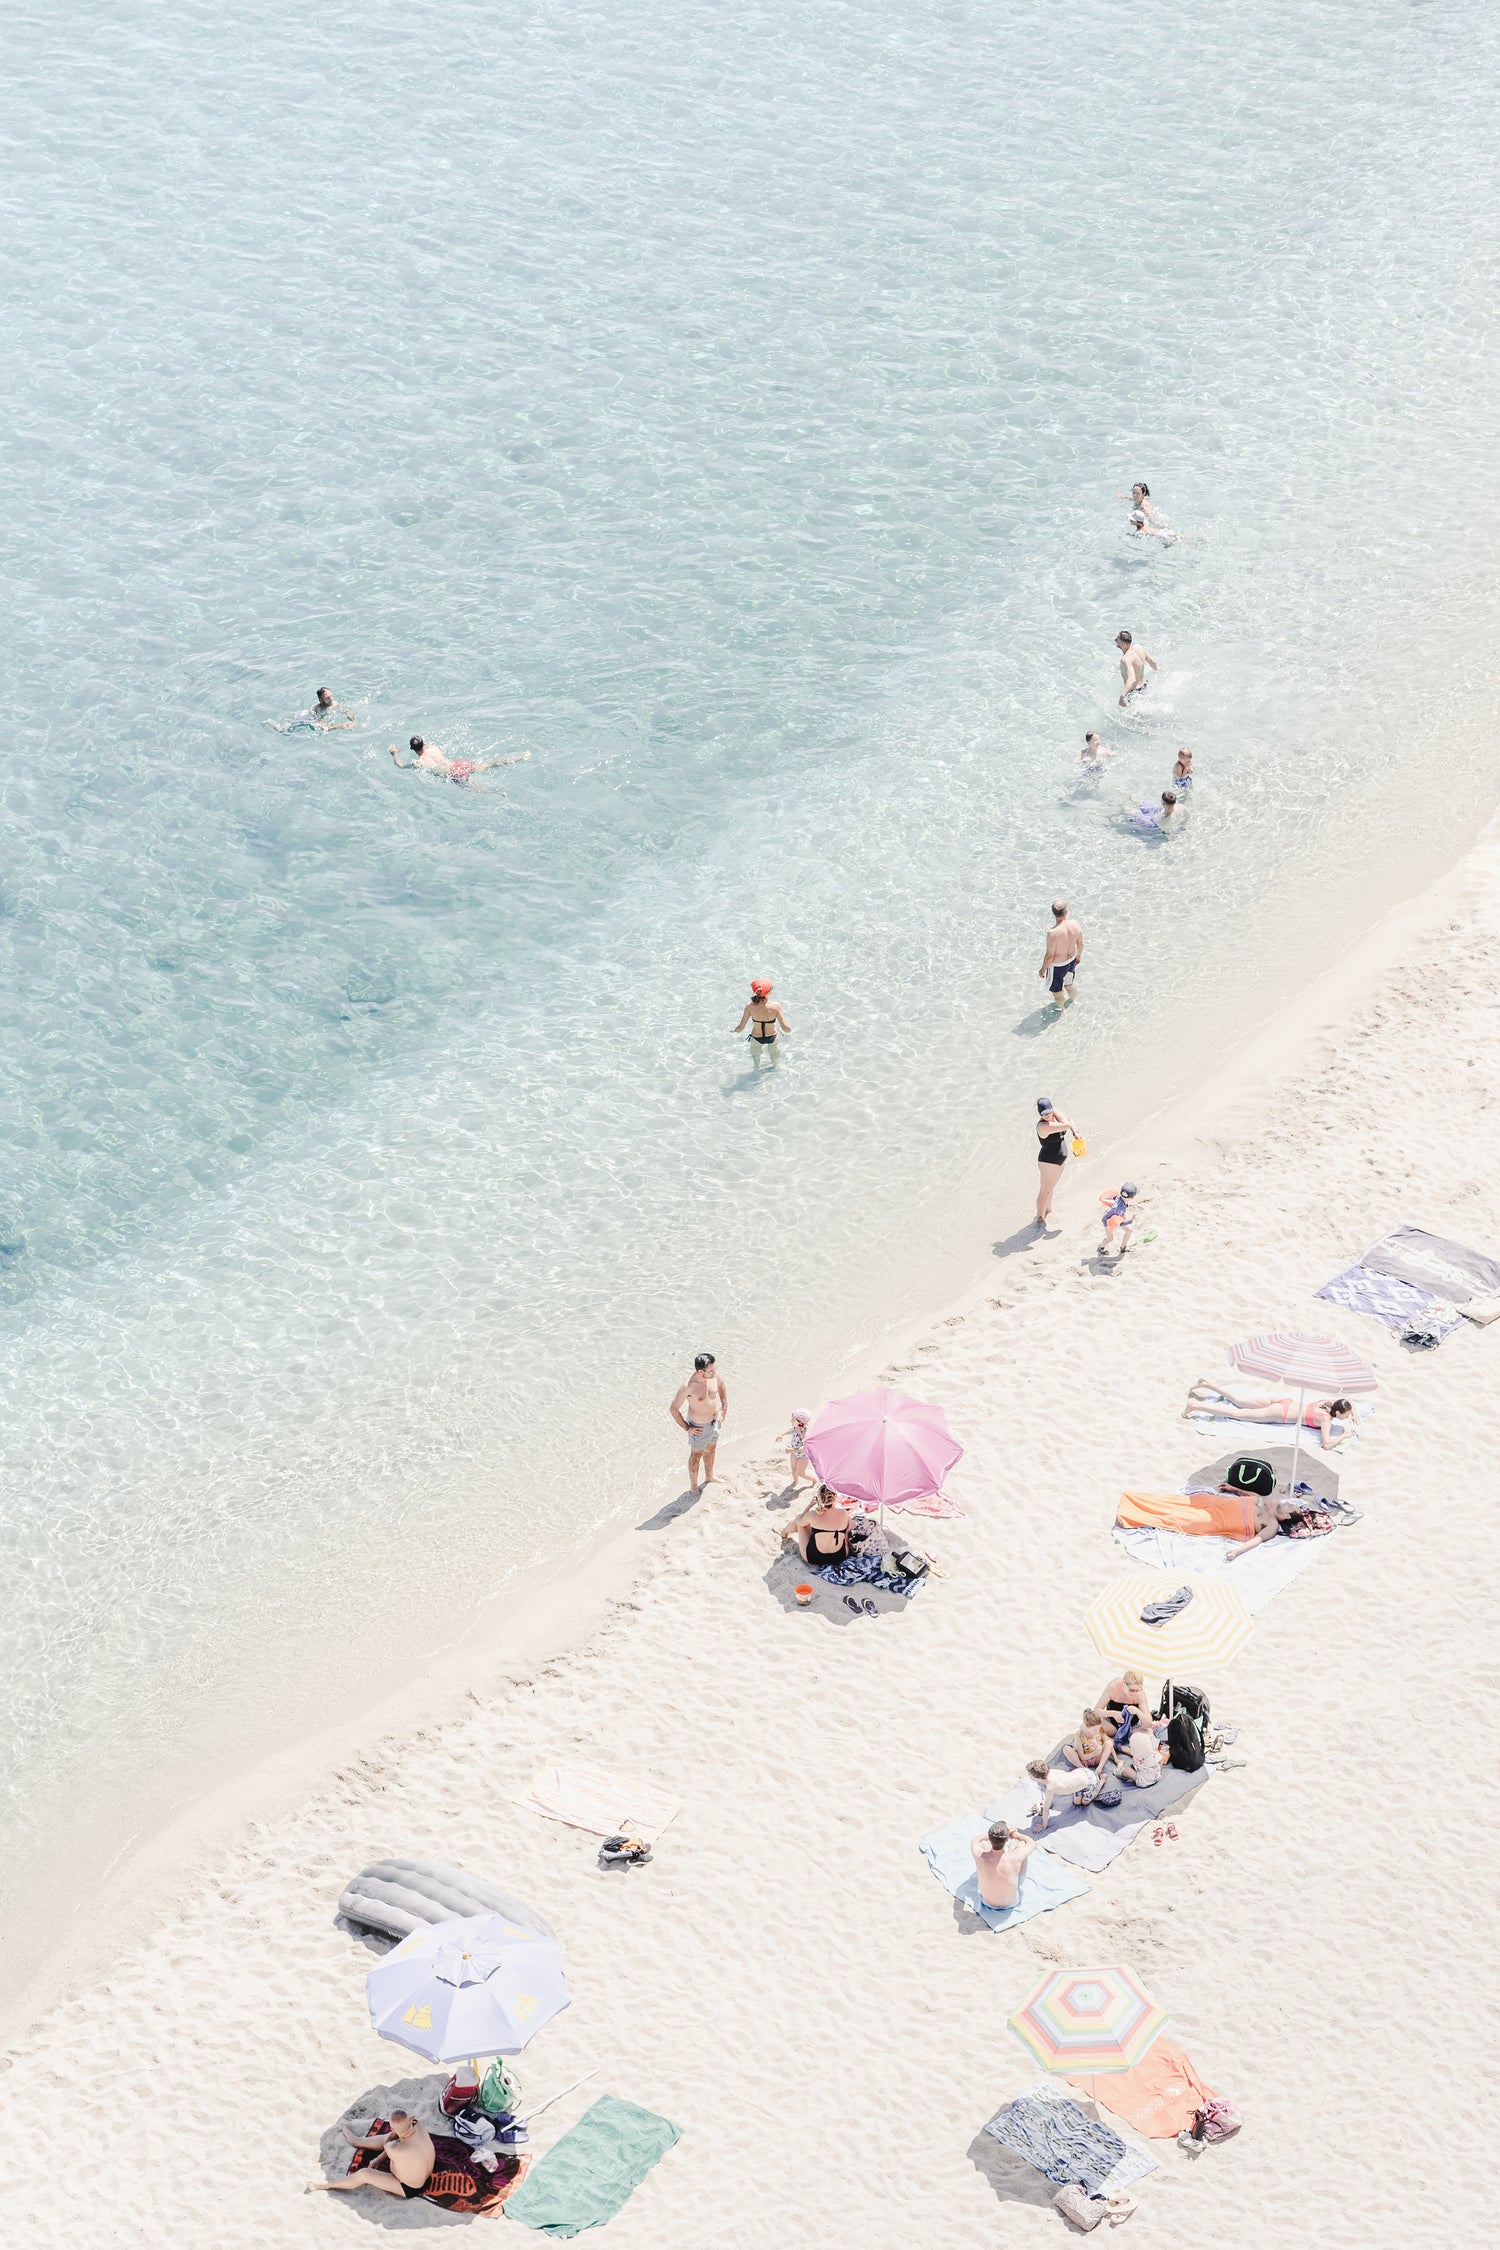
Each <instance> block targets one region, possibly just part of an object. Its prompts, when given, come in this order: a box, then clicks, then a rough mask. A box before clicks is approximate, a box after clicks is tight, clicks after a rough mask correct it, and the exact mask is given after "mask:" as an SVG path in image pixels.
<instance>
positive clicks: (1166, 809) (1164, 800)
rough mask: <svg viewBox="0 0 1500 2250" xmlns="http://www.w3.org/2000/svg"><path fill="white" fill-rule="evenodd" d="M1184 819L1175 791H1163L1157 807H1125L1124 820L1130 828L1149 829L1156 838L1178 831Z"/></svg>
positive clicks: (1183, 812) (1184, 814) (1184, 815)
mask: <svg viewBox="0 0 1500 2250" xmlns="http://www.w3.org/2000/svg"><path fill="white" fill-rule="evenodd" d="M1186 817H1187V816H1186V813H1185V811H1184V809H1183V808H1182V807H1181V806H1179V804H1178V802H1177V792H1176V790H1175V789H1164V790H1163V791H1162V793H1161V803H1160V804H1159V805H1127V806H1126V807H1125V818H1126V819H1127V820H1128V821H1129V822H1130V824H1131V826H1132V828H1150V829H1153V830H1154V831H1155V833H1156V834H1157V835H1158V836H1167V835H1171V834H1173V833H1174V832H1176V831H1178V830H1180V829H1181V828H1182V827H1183V826H1184V824H1185V821H1186Z"/></svg>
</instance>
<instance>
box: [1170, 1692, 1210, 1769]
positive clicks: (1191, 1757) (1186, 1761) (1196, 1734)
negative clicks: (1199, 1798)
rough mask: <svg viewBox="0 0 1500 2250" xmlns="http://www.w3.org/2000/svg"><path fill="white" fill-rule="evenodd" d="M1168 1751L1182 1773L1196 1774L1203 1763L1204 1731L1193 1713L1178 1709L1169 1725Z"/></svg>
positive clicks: (1174, 1764) (1173, 1762) (1175, 1767)
mask: <svg viewBox="0 0 1500 2250" xmlns="http://www.w3.org/2000/svg"><path fill="white" fill-rule="evenodd" d="M1167 1749H1168V1751H1169V1752H1170V1754H1171V1759H1172V1765H1173V1767H1174V1769H1175V1770H1176V1771H1178V1772H1180V1773H1196V1772H1197V1771H1198V1769H1199V1767H1200V1766H1201V1765H1202V1763H1203V1729H1202V1727H1201V1726H1200V1725H1199V1723H1198V1721H1197V1720H1196V1719H1195V1718H1194V1717H1193V1714H1192V1712H1191V1711H1185V1710H1182V1709H1181V1708H1179V1709H1178V1711H1177V1712H1176V1714H1175V1716H1174V1717H1173V1718H1172V1719H1170V1720H1169V1721H1168V1724H1167Z"/></svg>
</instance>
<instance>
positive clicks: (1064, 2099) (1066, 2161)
mask: <svg viewBox="0 0 1500 2250" xmlns="http://www.w3.org/2000/svg"><path fill="white" fill-rule="evenodd" d="M984 2130H985V2131H986V2132H987V2133H988V2134H989V2136H990V2139H991V2140H992V2141H998V2142H999V2143H1000V2145H1001V2147H1002V2148H1008V2149H1011V2150H1012V2151H1013V2152H1014V2153H1015V2154H1016V2155H1017V2156H1020V2157H1024V2158H1025V2160H1026V2162H1027V2163H1028V2164H1032V2165H1034V2166H1035V2167H1036V2169H1037V2171H1039V2172H1040V2173H1041V2174H1042V2176H1043V2178H1044V2179H1048V2180H1050V2181H1051V2182H1052V2184H1053V2186H1054V2187H1066V2186H1067V2184H1068V2182H1069V2181H1070V2180H1079V2181H1081V2182H1082V2184H1083V2185H1084V2186H1085V2187H1086V2188H1087V2189H1088V2191H1089V2194H1090V2195H1112V2194H1113V2193H1114V2191H1115V2189H1116V2188H1123V2187H1129V2185H1130V2183H1131V2181H1132V2180H1141V2179H1144V2178H1145V2176H1146V2174H1147V2173H1148V2172H1154V2171H1156V2170H1157V2163H1156V2159H1155V2157H1152V2156H1146V2155H1144V2154H1143V2153H1142V2152H1141V2151H1140V2150H1138V2149H1133V2148H1127V2147H1126V2145H1125V2143H1124V2141H1122V2140H1121V2138H1120V2136H1119V2134H1118V2133H1117V2132H1115V2130H1114V2128H1113V2127H1112V2126H1109V2125H1105V2124H1104V2123H1102V2122H1101V2121H1100V2120H1099V2119H1098V2118H1095V2117H1090V2116H1089V2115H1088V2114H1087V2112H1086V2111H1085V2110H1082V2109H1080V2107H1079V2106H1078V2104H1077V2102H1075V2101H1071V2100H1070V2099H1069V2098H1068V2096H1067V2095H1066V2094H1065V2093H1064V2092H1063V2090H1062V2088H1061V2087H1060V2086H1055V2085H1053V2084H1052V2082H1051V2081H1050V2080H1049V2079H1046V2078H1041V2079H1038V2081H1037V2083H1036V2084H1035V2085H1034V2086H1028V2087H1027V2089H1026V2091H1025V2093H1024V2094H1018V2095H1017V2096H1016V2098H1015V2100H1014V2101H1013V2102H1007V2103H1006V2105H1005V2107H1004V2109H1001V2110H997V2111H996V2112H995V2115H994V2116H993V2117H992V2118H991V2119H990V2121H989V2123H988V2125H986V2126H985V2128H984Z"/></svg>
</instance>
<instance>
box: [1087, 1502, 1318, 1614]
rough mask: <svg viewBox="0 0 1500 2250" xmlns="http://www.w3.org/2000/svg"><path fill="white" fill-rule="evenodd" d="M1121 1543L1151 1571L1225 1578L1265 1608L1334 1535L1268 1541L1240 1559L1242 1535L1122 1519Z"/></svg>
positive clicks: (1250, 1602)
mask: <svg viewBox="0 0 1500 2250" xmlns="http://www.w3.org/2000/svg"><path fill="white" fill-rule="evenodd" d="M1112 1536H1113V1538H1114V1541H1115V1544H1116V1546H1117V1547H1123V1548H1124V1550H1125V1552H1126V1554H1127V1555H1130V1556H1132V1557H1133V1558H1134V1560H1135V1561H1136V1562H1140V1563H1144V1564H1145V1565H1146V1567H1147V1568H1148V1569H1150V1570H1165V1571H1170V1572H1171V1574H1172V1582H1173V1583H1175V1582H1176V1581H1177V1580H1178V1579H1179V1578H1180V1577H1181V1576H1182V1574H1183V1573H1184V1572H1186V1573H1187V1574H1188V1575H1189V1576H1191V1577H1197V1578H1222V1577H1223V1576H1224V1575H1225V1573H1226V1572H1227V1573H1228V1576H1229V1581H1230V1584H1231V1585H1233V1586H1236V1587H1238V1589H1239V1592H1240V1595H1241V1597H1242V1599H1243V1601H1244V1604H1245V1607H1246V1609H1248V1610H1251V1611H1252V1612H1253V1611H1255V1610H1261V1609H1264V1608H1265V1606H1266V1604H1267V1602H1272V1601H1274V1600H1275V1599H1276V1596H1277V1595H1278V1594H1279V1593H1280V1592H1281V1589H1282V1587H1283V1586H1285V1585H1287V1584H1288V1583H1289V1581H1290V1580H1291V1579H1293V1578H1296V1577H1299V1576H1300V1575H1301V1573H1302V1572H1303V1571H1304V1570H1306V1569H1307V1567H1308V1565H1309V1564H1310V1563H1315V1562H1316V1561H1317V1559H1318V1557H1319V1555H1321V1554H1322V1553H1323V1552H1324V1550H1325V1548H1327V1547H1328V1546H1329V1545H1330V1544H1331V1543H1332V1542H1331V1540H1330V1539H1268V1540H1267V1541H1266V1543H1265V1545H1264V1546H1262V1547H1252V1548H1251V1550H1250V1552H1249V1554H1244V1553H1241V1555H1240V1559H1239V1561H1238V1562H1236V1563H1230V1562H1229V1560H1228V1558H1229V1556H1230V1555H1231V1554H1232V1553H1233V1552H1234V1551H1235V1550H1236V1549H1237V1548H1239V1547H1240V1546H1241V1544H1242V1543H1241V1542H1240V1541H1239V1540H1237V1539H1215V1538H1212V1537H1210V1536H1209V1535H1207V1534H1206V1533H1198V1532H1187V1531H1160V1530H1157V1529H1156V1528H1155V1527H1154V1526H1153V1525H1151V1524H1141V1525H1135V1524H1124V1523H1117V1524H1115V1525H1114V1526H1113V1527H1112Z"/></svg>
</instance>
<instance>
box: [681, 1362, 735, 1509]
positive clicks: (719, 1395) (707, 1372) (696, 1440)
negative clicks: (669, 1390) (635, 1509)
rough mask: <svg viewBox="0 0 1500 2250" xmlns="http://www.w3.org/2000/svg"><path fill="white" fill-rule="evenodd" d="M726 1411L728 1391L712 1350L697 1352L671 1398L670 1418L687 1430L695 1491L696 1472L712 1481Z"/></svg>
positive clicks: (691, 1485)
mask: <svg viewBox="0 0 1500 2250" xmlns="http://www.w3.org/2000/svg"><path fill="white" fill-rule="evenodd" d="M728 1414H729V1393H728V1391H727V1390H726V1389H725V1388H724V1379H723V1377H722V1376H721V1375H720V1373H719V1370H718V1368H717V1367H716V1366H715V1364H714V1355H713V1353H712V1352H699V1354H698V1356H697V1358H696V1359H695V1360H694V1361H693V1372H692V1374H691V1375H690V1376H689V1377H688V1379H687V1381H686V1382H685V1383H684V1384H683V1385H682V1386H681V1388H680V1389H679V1391H678V1393H677V1396H676V1397H675V1398H674V1399H673V1401H672V1419H673V1421H674V1422H675V1423H677V1425H678V1426H679V1428H681V1429H684V1430H686V1431H687V1441H688V1484H689V1486H690V1487H691V1489H692V1490H693V1491H694V1492H696V1491H697V1489H698V1477H699V1472H700V1471H701V1472H702V1477H703V1482H704V1483H705V1484H706V1485H708V1484H712V1483H713V1482H714V1455H715V1454H716V1453H717V1451H718V1448H719V1439H720V1438H721V1436H722V1435H723V1432H724V1423H725V1421H726V1419H727V1418H728Z"/></svg>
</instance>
